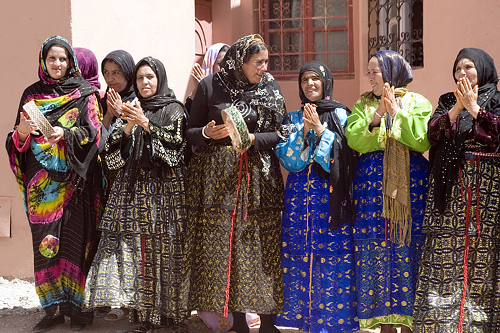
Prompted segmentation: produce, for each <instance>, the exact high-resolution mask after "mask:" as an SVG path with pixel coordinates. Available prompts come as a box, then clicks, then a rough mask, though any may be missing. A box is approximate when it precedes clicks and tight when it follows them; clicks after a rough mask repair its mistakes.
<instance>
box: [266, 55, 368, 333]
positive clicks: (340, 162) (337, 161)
mask: <svg viewBox="0 0 500 333" xmlns="http://www.w3.org/2000/svg"><path fill="white" fill-rule="evenodd" d="M332 94H333V75H332V73H331V72H330V69H329V68H328V67H327V66H326V65H325V64H323V63H321V62H318V61H309V62H307V63H306V64H304V65H303V66H302V68H301V69H300V73H299V96H300V99H301V101H302V104H303V105H304V106H303V107H302V108H300V109H298V110H295V111H291V112H289V113H288V114H287V119H286V121H285V124H284V130H282V131H281V134H282V136H283V137H282V139H281V141H280V143H279V144H278V145H277V146H276V147H275V152H276V155H277V156H278V158H279V160H280V162H281V164H282V165H283V167H285V168H286V169H287V170H288V171H289V172H290V173H289V174H288V177H287V182H286V189H285V210H284V212H283V218H282V234H283V235H282V244H283V248H282V252H283V255H282V261H283V268H284V281H285V311H284V313H283V314H282V315H279V316H278V317H277V319H276V323H277V324H279V325H280V326H288V327H296V328H300V329H302V330H303V331H306V332H313V333H318V332H325V333H326V332H332V333H333V332H338V333H340V332H354V331H357V330H358V329H359V325H358V323H357V320H355V318H356V316H357V313H356V307H355V306H353V304H354V303H355V294H354V293H351V292H341V293H339V292H337V291H338V290H345V291H351V290H354V289H355V287H356V283H355V280H354V261H353V260H354V256H353V246H352V236H351V229H352V228H351V224H350V223H349V222H352V220H353V217H354V212H353V208H354V203H353V202H352V190H351V189H352V176H353V175H354V168H355V166H356V157H355V154H354V152H353V151H352V150H351V149H350V148H349V146H348V145H347V141H346V138H345V135H344V126H345V124H346V122H347V116H348V115H349V114H350V110H349V109H348V108H347V107H346V106H345V105H343V104H341V103H339V102H337V101H335V100H333V97H332ZM322 290H331V292H323V291H322ZM311 295H313V297H312V298H311ZM326 304H328V306H325V305H326Z"/></svg>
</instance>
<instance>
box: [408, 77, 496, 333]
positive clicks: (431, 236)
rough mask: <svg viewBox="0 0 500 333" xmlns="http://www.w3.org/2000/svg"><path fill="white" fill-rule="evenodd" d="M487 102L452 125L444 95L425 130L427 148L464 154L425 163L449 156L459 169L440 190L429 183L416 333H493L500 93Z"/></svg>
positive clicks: (451, 100) (450, 100) (449, 99)
mask: <svg viewBox="0 0 500 333" xmlns="http://www.w3.org/2000/svg"><path fill="white" fill-rule="evenodd" d="M497 80H498V79H497ZM492 89H494V90H496V84H495V85H494V86H493V88H492ZM480 91H481V90H480ZM490 96H492V97H491V99H489V100H487V101H486V102H485V104H486V105H485V108H487V109H486V110H485V109H482V110H481V111H480V112H479V114H478V116H477V119H475V120H471V118H472V116H471V115H470V114H469V113H468V111H466V110H463V111H461V113H460V115H459V118H460V119H458V121H457V123H451V121H450V118H449V116H448V112H447V111H448V110H450V109H451V108H452V106H453V105H454V104H455V97H454V95H453V93H448V94H445V95H443V96H441V97H440V99H439V106H438V108H437V109H436V112H435V116H434V117H433V119H432V120H431V122H429V139H430V140H431V143H432V144H433V146H438V145H439V144H444V143H445V142H460V141H462V142H464V145H463V151H460V149H459V148H457V147H453V148H451V149H452V150H453V151H451V152H450V151H448V152H446V151H443V150H437V151H436V153H435V154H433V155H434V159H432V157H431V162H432V161H433V163H438V161H437V160H439V161H444V160H445V159H449V156H450V155H455V154H456V156H457V157H458V158H456V159H455V160H457V161H458V165H459V166H458V168H457V169H456V172H453V175H451V178H452V179H451V180H448V181H445V182H443V180H441V179H440V178H438V177H435V175H434V172H433V174H432V175H431V179H430V190H429V196H428V199H427V205H426V210H425V218H424V226H423V230H424V232H425V234H426V236H427V238H426V241H425V244H424V247H423V249H422V251H423V255H422V261H421V263H420V270H419V274H418V284H417V290H416V299H415V310H414V317H415V332H422V333H424V332H425V333H438V332H460V329H462V332H481V333H492V332H499V331H500V237H499V235H500V224H499V221H500V209H499V207H500V154H498V147H499V146H500V142H499V141H498V135H499V134H500V93H499V92H498V91H494V92H490ZM484 98H485V97H483V99H484ZM480 99H481V94H480ZM480 105H481V104H480ZM467 118H469V119H467ZM457 124H460V130H459V129H458V126H459V125H457ZM460 138H462V139H460ZM451 149H450V148H449V149H448V150H451ZM450 169H451V168H450ZM440 184H443V185H444V184H447V185H448V186H449V188H450V192H449V193H446V196H445V201H444V209H443V211H440V209H439V207H438V204H437V201H438V199H437V197H438V193H437V188H438V187H439V186H440Z"/></svg>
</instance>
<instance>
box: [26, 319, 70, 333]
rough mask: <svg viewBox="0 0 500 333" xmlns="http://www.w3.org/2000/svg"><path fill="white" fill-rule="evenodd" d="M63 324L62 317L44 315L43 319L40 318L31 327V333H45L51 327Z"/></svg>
mask: <svg viewBox="0 0 500 333" xmlns="http://www.w3.org/2000/svg"><path fill="white" fill-rule="evenodd" d="M61 324H64V316H63V315H57V316H54V315H46V316H45V317H43V318H42V320H40V321H39V322H38V324H36V325H35V327H33V332H36V333H39V332H45V331H47V330H49V329H51V328H52V327H55V326H57V325H61Z"/></svg>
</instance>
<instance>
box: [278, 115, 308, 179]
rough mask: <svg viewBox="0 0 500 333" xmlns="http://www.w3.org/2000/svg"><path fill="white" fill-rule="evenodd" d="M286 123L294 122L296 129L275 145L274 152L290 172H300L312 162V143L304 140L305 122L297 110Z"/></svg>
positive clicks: (288, 117)
mask: <svg viewBox="0 0 500 333" xmlns="http://www.w3.org/2000/svg"><path fill="white" fill-rule="evenodd" d="M285 123H286V124H290V123H293V124H294V125H295V129H296V131H293V132H292V133H290V135H289V137H288V139H287V140H285V139H282V140H281V141H280V142H279V143H278V144H277V145H276V146H275V147H274V152H275V153H276V156H277V157H278V159H279V161H280V163H281V165H283V167H284V168H285V169H287V170H288V171H290V172H299V171H302V170H304V169H305V168H306V166H307V165H308V164H309V163H310V162H309V160H310V156H311V150H312V144H308V143H307V142H306V141H304V123H302V118H301V117H299V115H298V112H297V111H292V112H290V113H289V114H288V116H287V118H286V121H285ZM308 138H310V136H308Z"/></svg>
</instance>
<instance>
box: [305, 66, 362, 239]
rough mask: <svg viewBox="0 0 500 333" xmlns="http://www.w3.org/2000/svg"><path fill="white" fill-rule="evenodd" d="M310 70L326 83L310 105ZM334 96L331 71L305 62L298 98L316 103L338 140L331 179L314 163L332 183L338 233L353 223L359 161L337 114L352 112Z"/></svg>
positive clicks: (333, 221)
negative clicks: (306, 85) (305, 87)
mask: <svg viewBox="0 0 500 333" xmlns="http://www.w3.org/2000/svg"><path fill="white" fill-rule="evenodd" d="M307 71H313V72H315V73H316V74H318V75H319V77H320V78H321V81H322V82H323V95H322V99H320V100H319V101H316V102H311V101H310V100H308V99H307V97H306V96H305V95H304V92H303V91H302V86H301V84H300V82H301V78H302V75H303V74H304V73H305V72H307ZM332 95H333V74H332V72H331V71H330V69H329V68H328V67H327V66H326V65H325V64H323V63H321V62H319V61H309V62H307V63H305V64H304V65H303V66H302V67H301V68H300V72H299V96H300V100H301V101H302V105H304V104H306V103H311V104H315V105H316V112H318V115H319V120H320V121H321V123H322V124H323V123H325V122H326V123H327V127H328V129H329V130H330V131H332V132H334V133H335V141H334V143H333V145H332V150H331V152H330V156H331V158H330V161H331V162H330V173H329V176H327V175H324V173H325V172H324V170H323V168H322V167H321V166H320V165H319V164H317V163H315V165H314V168H315V171H316V172H317V173H318V174H320V175H322V176H323V177H324V178H329V180H330V208H329V210H330V219H329V224H330V228H331V229H332V230H339V229H340V224H341V223H342V222H352V221H354V218H355V212H354V201H353V195H352V180H353V178H354V169H355V168H356V160H357V158H356V153H355V152H354V151H353V150H352V149H351V148H350V147H349V146H348V145H347V139H346V137H345V134H344V127H343V126H342V124H341V123H340V120H339V117H338V116H337V114H336V113H335V109H336V108H342V109H345V110H346V111H347V114H349V113H350V110H349V108H348V107H347V106H345V105H344V104H342V103H339V102H337V101H335V100H334V99H333V98H332Z"/></svg>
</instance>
